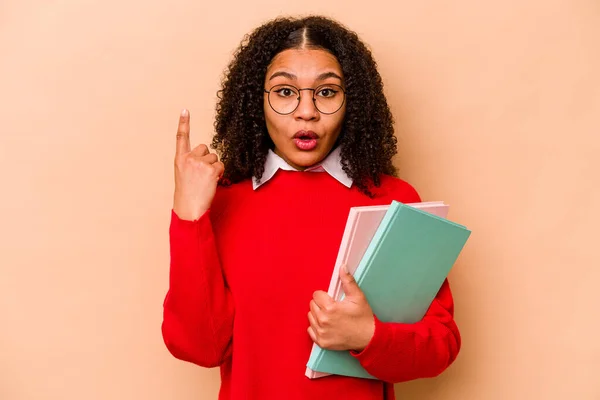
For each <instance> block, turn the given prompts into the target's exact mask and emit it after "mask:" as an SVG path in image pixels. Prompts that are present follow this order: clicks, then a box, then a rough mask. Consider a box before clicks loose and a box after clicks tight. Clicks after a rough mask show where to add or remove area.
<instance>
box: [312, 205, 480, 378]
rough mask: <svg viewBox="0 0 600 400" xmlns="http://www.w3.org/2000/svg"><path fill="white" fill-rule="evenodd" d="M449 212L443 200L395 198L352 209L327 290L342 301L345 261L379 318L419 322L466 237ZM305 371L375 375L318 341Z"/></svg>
mask: <svg viewBox="0 0 600 400" xmlns="http://www.w3.org/2000/svg"><path fill="white" fill-rule="evenodd" d="M448 210H449V206H448V205H446V204H444V203H443V202H422V203H408V204H403V203H400V202H397V201H394V202H392V203H391V204H389V205H382V206H365V207H353V208H351V209H350V212H349V215H348V219H347V222H346V227H345V230H344V234H343V237H342V241H341V244H340V248H339V250H338V256H337V259H336V263H335V265H334V269H333V273H332V277H331V282H330V285H329V289H328V294H329V295H330V296H331V297H332V298H333V299H334V300H336V301H341V300H343V296H344V294H343V290H342V287H341V281H340V279H339V270H340V268H341V267H342V266H343V265H344V264H346V266H347V268H348V272H349V273H351V274H353V275H354V278H355V280H356V282H357V283H358V285H359V286H360V288H361V290H362V291H363V292H364V293H365V296H366V297H367V300H368V301H369V304H370V306H371V308H372V309H373V312H374V313H375V314H376V315H377V317H378V318H379V319H380V320H381V321H383V322H403V323H414V322H417V321H419V320H420V319H421V318H422V317H423V316H424V315H425V313H426V312H427V309H428V308H429V306H430V304H431V302H432V301H433V299H434V298H435V296H436V294H437V292H438V290H439V288H440V287H441V285H442V284H443V282H444V280H445V279H446V277H447V275H448V273H449V272H450V269H451V268H452V266H453V264H454V263H455V261H456V258H457V257H458V255H459V254H460V252H461V251H462V248H463V247H464V245H465V243H466V241H467V239H468V237H469V236H470V231H469V230H468V229H467V228H466V227H464V226H462V225H459V224H457V223H454V222H452V221H449V220H447V219H446V217H447V214H448ZM305 374H306V376H307V377H309V378H311V379H315V378H320V377H324V376H327V375H331V374H338V375H346V376H354V377H361V378H371V379H374V377H373V376H371V375H370V374H368V373H367V372H366V371H365V370H364V369H363V368H362V366H361V365H360V363H359V362H358V360H356V359H355V358H354V357H352V356H351V355H350V353H349V352H348V351H331V350H325V349H321V348H320V347H319V346H317V345H316V344H313V348H312V351H311V354H310V357H309V360H308V363H307V365H306V373H305Z"/></svg>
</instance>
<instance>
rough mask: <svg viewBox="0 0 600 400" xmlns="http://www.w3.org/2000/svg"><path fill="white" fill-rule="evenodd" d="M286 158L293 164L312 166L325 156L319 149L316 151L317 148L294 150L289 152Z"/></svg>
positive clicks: (303, 166) (305, 166) (304, 166)
mask: <svg viewBox="0 0 600 400" xmlns="http://www.w3.org/2000/svg"><path fill="white" fill-rule="evenodd" d="M288 158H289V160H290V161H291V162H293V163H294V164H295V165H297V166H299V167H302V168H308V167H312V166H313V165H315V164H317V163H319V162H321V161H322V160H323V159H324V158H325V155H324V154H323V153H322V152H321V151H318V150H313V151H301V150H296V151H295V152H294V154H291V155H290V157H288Z"/></svg>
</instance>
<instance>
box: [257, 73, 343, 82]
mask: <svg viewBox="0 0 600 400" xmlns="http://www.w3.org/2000/svg"><path fill="white" fill-rule="evenodd" d="M278 76H282V77H284V78H287V79H289V80H292V81H295V80H297V79H298V77H297V76H296V75H294V74H290V73H289V72H285V71H277V72H275V73H274V74H273V75H271V77H270V78H269V80H270V81H271V80H273V79H275V78H277V77H278ZM327 78H335V79H339V80H340V81H342V80H343V79H342V77H341V76H339V75H338V74H336V73H335V72H332V71H330V72H324V73H322V74H321V75H319V76H318V77H317V81H324V80H325V79H327Z"/></svg>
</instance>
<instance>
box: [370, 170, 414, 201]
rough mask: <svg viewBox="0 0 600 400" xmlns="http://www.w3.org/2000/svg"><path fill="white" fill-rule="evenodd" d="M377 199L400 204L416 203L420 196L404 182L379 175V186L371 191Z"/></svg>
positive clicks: (392, 177)
mask: <svg viewBox="0 0 600 400" xmlns="http://www.w3.org/2000/svg"><path fill="white" fill-rule="evenodd" d="M372 191H373V193H374V194H375V196H376V197H377V198H380V199H384V200H385V201H391V200H396V201H399V202H401V203H418V202H420V201H421V196H420V195H419V193H418V192H417V190H416V189H415V187H414V186H413V185H411V184H410V183H409V182H407V181H406V180H403V179H401V178H396V177H394V176H390V175H381V184H380V185H379V187H374V188H373V189H372Z"/></svg>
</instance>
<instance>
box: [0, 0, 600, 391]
mask: <svg viewBox="0 0 600 400" xmlns="http://www.w3.org/2000/svg"><path fill="white" fill-rule="evenodd" d="M167 3H168V2H166V1H157V0H146V1H137V2H133V1H125V2H121V1H114V0H113V1H99V0H95V1H94V0H87V1H76V0H70V1H69V0H63V1H52V2H49V1H41V0H37V1H34V0H32V1H23V0H4V1H2V2H0V132H1V136H0V162H1V168H0V174H1V175H0V183H1V190H2V196H0V210H1V216H2V221H1V223H0V227H1V228H0V316H1V322H0V399H3V400H4V399H6V400H26V399H27V400H29V399H67V400H75V399H88V400H99V399H147V400H154V399H155V400H158V399H181V400H184V399H190V400H191V399H215V398H216V393H217V389H218V373H217V370H205V369H201V368H198V367H195V366H193V365H190V364H185V363H183V362H180V361H178V360H175V359H174V358H172V357H171V356H170V354H168V352H167V350H166V349H165V347H164V345H163V343H162V339H161V336H160V323H161V311H162V309H161V306H162V300H163V296H164V293H165V290H166V287H167V272H168V247H167V245H168V243H167V238H168V236H167V228H168V221H169V210H170V206H171V196H172V194H171V193H172V157H173V151H174V144H175V142H174V138H175V127H176V122H177V115H178V112H179V109H180V108H182V107H188V108H190V109H191V112H192V130H193V132H192V134H193V140H194V142H195V143H199V142H200V141H207V140H208V139H209V137H210V135H211V134H212V131H213V130H212V117H213V110H214V101H215V92H216V90H217V88H218V83H219V79H220V76H221V71H222V70H223V68H224V67H225V65H226V63H227V61H228V60H229V58H230V55H231V52H232V51H233V50H234V49H235V47H236V46H237V44H238V42H239V40H240V39H241V38H242V36H243V35H244V33H246V32H247V31H249V30H250V29H252V28H253V27H255V26H256V25H257V24H259V23H261V22H262V21H264V20H265V19H267V18H271V17H273V16H276V15H277V14H279V13H303V14H306V13H309V12H322V13H325V14H326V15H330V16H333V17H337V18H339V19H340V20H342V21H343V22H344V23H346V24H347V25H349V26H350V27H351V28H353V29H355V30H356V31H357V32H358V33H359V34H360V35H361V36H362V37H363V38H364V39H365V40H366V41H367V42H368V43H369V44H370V45H371V47H372V49H373V52H374V54H375V56H376V58H377V60H378V61H379V65H380V69H381V73H382V75H383V77H384V80H385V84H386V85H387V86H386V88H387V93H388V94H389V99H390V103H391V105H392V107H393V111H394V113H395V116H396V119H397V122H398V123H397V127H398V132H399V137H400V148H401V149H400V156H399V157H398V160H397V162H398V165H399V166H400V167H401V174H402V177H403V178H405V179H407V180H409V181H410V182H411V183H412V184H413V185H414V186H415V187H417V189H418V190H419V191H420V193H421V194H422V197H423V198H424V199H425V200H445V201H447V202H449V203H450V204H451V205H452V209H451V217H452V219H454V220H456V221H459V222H461V223H464V224H466V225H468V226H469V227H470V228H472V229H473V232H474V233H473V236H472V238H471V240H470V242H469V244H468V246H467V248H466V249H465V252H464V253H463V254H462V256H461V258H460V260H459V262H458V264H457V265H456V268H455V269H454V270H453V272H452V275H451V279H452V283H453V289H454V293H455V297H456V305H457V312H456V318H457V320H458V323H459V325H460V328H461V330H462V334H463V340H464V347H463V350H462V352H461V354H460V356H459V359H458V360H457V362H456V363H455V364H454V365H453V366H452V367H451V368H450V369H449V370H448V371H447V372H446V373H445V374H443V375H442V376H441V377H439V378H436V379H431V380H423V381H417V382H411V383H407V384H401V385H398V386H397V391H398V394H399V397H400V399H404V400H408V399H413V400H416V399H425V400H428V399H431V400H433V399H436V400H459V399H460V400H465V399H476V400H479V399H484V400H487V399H490V400H496V399H564V398H567V396H569V398H572V399H577V400H592V399H600V380H599V378H598V374H599V372H600V335H599V330H600V323H599V322H598V320H599V317H598V315H599V313H598V311H597V310H598V308H599V306H600V301H599V300H600V296H599V295H598V294H596V293H594V292H593V291H594V289H596V286H597V284H598V279H599V278H600V268H599V267H600V262H599V258H598V256H597V253H596V252H597V249H598V243H597V241H598V233H597V232H598V230H597V227H598V223H599V222H600V221H599V218H598V204H599V202H600V190H599V182H600V180H599V179H598V177H597V175H598V171H600V163H599V161H598V159H599V158H600V154H599V153H600V139H599V137H600V74H598V71H600V3H598V1H597V0H527V1H521V0H510V1H476V0H463V1H453V2H448V1H441V0H438V1H433V0H426V1H401V2H395V1H394V2H393V1H391V0H389V1H369V2H366V3H365V2H362V1H361V2H356V3H355V5H354V6H350V5H349V4H348V2H347V1H341V0H336V1H329V2H323V1H318V0H308V1H305V2H293V3H292V5H285V4H284V2H283V1H267V0H257V1H252V2H242V1H238V2H235V3H231V2H214V3H213V4H210V5H209V4H207V3H208V2H203V1H188V0H180V1H177V2H172V3H171V4H167ZM210 3H212V2H210Z"/></svg>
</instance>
